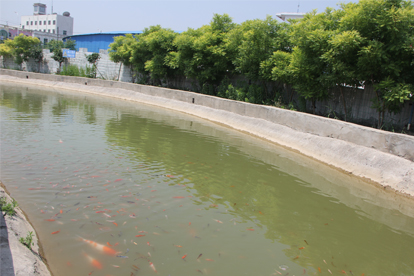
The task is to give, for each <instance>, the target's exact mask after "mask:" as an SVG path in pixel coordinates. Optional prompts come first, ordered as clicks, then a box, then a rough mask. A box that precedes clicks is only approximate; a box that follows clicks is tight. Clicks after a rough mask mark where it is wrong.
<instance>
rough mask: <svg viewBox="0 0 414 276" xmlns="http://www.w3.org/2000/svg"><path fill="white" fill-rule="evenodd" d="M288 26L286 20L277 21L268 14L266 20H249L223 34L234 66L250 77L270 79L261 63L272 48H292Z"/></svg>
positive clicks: (275, 49) (271, 52)
mask: <svg viewBox="0 0 414 276" xmlns="http://www.w3.org/2000/svg"><path fill="white" fill-rule="evenodd" d="M289 27H290V25H288V24H287V23H278V21H277V20H275V19H273V18H272V17H271V16H267V17H266V19H265V20H260V19H255V20H248V21H245V22H243V23H242V24H241V25H238V26H237V27H235V28H234V29H232V30H231V31H230V32H229V33H228V35H227V37H226V47H227V49H228V52H229V53H233V54H234V57H233V56H232V61H233V64H234V66H235V70H236V71H238V72H240V73H242V74H244V75H245V76H247V77H248V78H249V79H252V80H271V78H270V76H269V75H267V74H265V73H264V72H263V71H262V67H261V63H263V62H264V61H266V60H267V59H269V58H270V57H271V56H272V54H273V52H276V51H279V50H280V51H285V52H291V51H292V45H291V43H290V39H289V36H288V31H287V30H288V29H289Z"/></svg>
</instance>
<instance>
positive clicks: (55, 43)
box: [46, 39, 76, 73]
mask: <svg viewBox="0 0 414 276" xmlns="http://www.w3.org/2000/svg"><path fill="white" fill-rule="evenodd" d="M75 45H76V42H75V41H73V40H70V39H68V40H67V41H65V42H63V41H62V40H51V41H49V43H48V44H47V45H46V48H48V49H50V52H51V53H53V55H52V58H53V60H55V61H57V62H58V63H59V68H58V70H57V71H58V72H57V73H60V70H61V68H62V63H63V62H64V61H65V60H66V58H65V57H63V51H62V49H69V50H76V48H75Z"/></svg>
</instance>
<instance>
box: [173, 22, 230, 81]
mask: <svg viewBox="0 0 414 276" xmlns="http://www.w3.org/2000/svg"><path fill="white" fill-rule="evenodd" d="M235 26H236V24H235V23H233V22H232V19H231V18H230V17H229V16H228V15H227V14H224V15H219V14H215V15H214V16H213V19H212V20H211V22H210V25H204V26H202V27H201V28H199V29H197V30H194V29H191V28H189V29H188V30H187V31H186V32H184V33H182V34H180V35H179V36H177V38H176V39H175V40H174V44H175V46H176V47H177V51H175V52H171V53H170V54H169V57H168V58H169V59H168V61H169V62H168V64H169V66H170V67H172V68H182V70H183V72H184V74H185V76H186V77H189V78H194V79H196V80H198V82H199V85H200V87H203V86H204V85H213V86H217V85H218V84H219V83H220V82H221V80H222V79H223V78H224V77H225V76H226V75H228V74H230V73H232V72H233V71H234V65H233V64H232V60H231V58H230V57H229V54H228V52H227V50H226V47H225V43H224V40H225V37H226V35H227V33H228V32H229V31H231V30H232V29H233V28H234V27H235Z"/></svg>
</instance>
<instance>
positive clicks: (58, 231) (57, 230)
mask: <svg viewBox="0 0 414 276" xmlns="http://www.w3.org/2000/svg"><path fill="white" fill-rule="evenodd" d="M59 232H60V230H57V231H55V232H52V233H51V234H52V235H54V234H57V233H59Z"/></svg>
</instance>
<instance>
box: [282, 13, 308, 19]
mask: <svg viewBox="0 0 414 276" xmlns="http://www.w3.org/2000/svg"><path fill="white" fill-rule="evenodd" d="M305 14H306V13H301V12H282V13H277V14H276V16H277V17H279V18H280V19H282V20H283V21H286V20H289V19H301V18H303V17H304V16H305Z"/></svg>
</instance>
